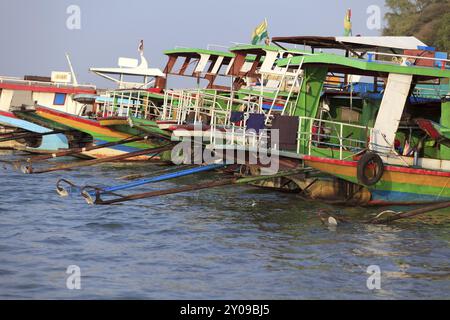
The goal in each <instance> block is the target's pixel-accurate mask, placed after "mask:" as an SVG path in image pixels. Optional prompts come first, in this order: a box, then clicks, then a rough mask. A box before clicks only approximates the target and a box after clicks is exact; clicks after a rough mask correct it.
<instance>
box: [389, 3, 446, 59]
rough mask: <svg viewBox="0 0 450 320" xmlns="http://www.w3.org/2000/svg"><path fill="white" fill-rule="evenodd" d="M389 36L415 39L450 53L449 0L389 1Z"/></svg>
mask: <svg viewBox="0 0 450 320" xmlns="http://www.w3.org/2000/svg"><path fill="white" fill-rule="evenodd" d="M386 6H387V7H388V8H389V9H390V11H389V12H388V13H387V14H386V16H385V19H386V21H387V26H386V28H385V29H384V30H383V35H386V36H415V37H417V38H418V39H420V40H422V41H423V42H425V43H426V44H427V45H430V46H435V47H437V48H438V49H439V50H442V51H447V52H450V0H386Z"/></svg>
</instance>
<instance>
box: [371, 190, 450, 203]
mask: <svg viewBox="0 0 450 320" xmlns="http://www.w3.org/2000/svg"><path fill="white" fill-rule="evenodd" d="M370 191H371V193H372V201H374V202H384V203H431V202H438V201H450V198H448V197H438V196H431V195H426V194H418V193H409V192H399V191H385V190H374V189H371V190H370Z"/></svg>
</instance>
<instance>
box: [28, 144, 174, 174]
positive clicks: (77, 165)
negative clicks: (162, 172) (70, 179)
mask: <svg viewBox="0 0 450 320" xmlns="http://www.w3.org/2000/svg"><path fill="white" fill-rule="evenodd" d="M172 148H173V144H172V143H170V144H168V145H165V146H162V147H158V148H150V149H145V150H139V151H135V152H129V153H126V154H121V155H117V156H113V157H107V158H102V159H94V160H88V161H83V162H75V163H68V164H63V165H60V166H55V167H51V168H48V169H43V170H33V168H32V166H31V165H29V166H22V172H24V173H28V174H41V173H48V172H54V171H61V170H68V169H73V168H80V167H88V166H92V165H95V164H100V163H105V162H112V161H118V160H124V159H129V158H133V157H138V156H143V155H148V154H159V153H161V152H164V151H167V150H171V149H172Z"/></svg>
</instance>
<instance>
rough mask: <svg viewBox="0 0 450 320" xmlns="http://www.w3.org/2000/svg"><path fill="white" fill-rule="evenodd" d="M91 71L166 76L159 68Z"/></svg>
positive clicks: (126, 74)
mask: <svg viewBox="0 0 450 320" xmlns="http://www.w3.org/2000/svg"><path fill="white" fill-rule="evenodd" d="M89 71H91V72H95V73H103V74H111V75H125V76H144V77H165V75H164V73H163V72H162V71H161V70H159V69H157V68H139V67H138V68H90V69H89Z"/></svg>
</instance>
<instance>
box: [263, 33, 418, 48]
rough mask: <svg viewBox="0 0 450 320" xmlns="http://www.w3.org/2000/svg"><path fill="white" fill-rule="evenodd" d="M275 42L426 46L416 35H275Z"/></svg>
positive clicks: (337, 46)
mask: <svg viewBox="0 0 450 320" xmlns="http://www.w3.org/2000/svg"><path fill="white" fill-rule="evenodd" d="M272 41H273V42H274V43H278V42H281V43H290V44H296V45H306V46H311V47H315V48H328V49H346V48H350V49H353V50H359V49H375V48H388V49H402V50H405V49H417V47H418V46H426V44H425V43H423V42H422V41H420V40H419V39H417V38H416V37H396V36H395V37H394V36H393V37H390V36H386V37H384V36H379V37H353V36H352V37H323V36H294V37H273V38H272Z"/></svg>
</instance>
